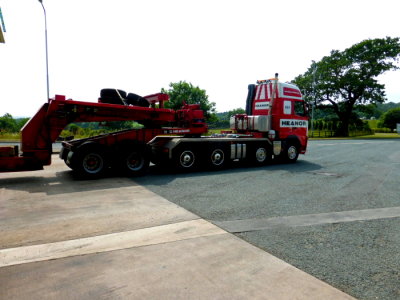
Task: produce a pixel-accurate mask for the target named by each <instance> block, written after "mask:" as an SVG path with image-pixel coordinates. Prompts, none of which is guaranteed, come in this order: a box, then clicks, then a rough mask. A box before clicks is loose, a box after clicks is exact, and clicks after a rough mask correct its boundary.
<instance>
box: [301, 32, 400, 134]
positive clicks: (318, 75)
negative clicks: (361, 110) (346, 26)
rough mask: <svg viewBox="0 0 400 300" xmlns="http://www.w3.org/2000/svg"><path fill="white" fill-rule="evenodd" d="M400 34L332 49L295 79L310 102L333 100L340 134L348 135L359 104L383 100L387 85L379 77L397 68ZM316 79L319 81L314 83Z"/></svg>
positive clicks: (331, 101)
mask: <svg viewBox="0 0 400 300" xmlns="http://www.w3.org/2000/svg"><path fill="white" fill-rule="evenodd" d="M399 55H400V42H399V38H390V37H386V38H382V39H369V40H364V41H362V42H360V43H358V44H355V45H353V46H352V47H350V48H348V49H345V50H344V51H342V52H341V51H338V50H332V51H331V54H330V56H325V57H323V58H322V59H321V61H319V62H313V63H312V64H311V66H310V67H309V69H308V70H307V72H305V73H304V74H303V75H299V76H297V77H296V78H295V79H294V83H295V84H297V85H298V86H299V88H300V89H301V90H302V91H303V93H304V95H305V99H306V101H308V102H311V101H314V99H316V102H317V104H318V103H322V102H329V103H330V104H331V105H332V107H333V109H334V111H335V113H336V114H337V115H338V117H339V120H340V121H341V122H340V124H341V126H340V127H339V128H338V134H339V135H342V136H348V128H349V124H350V119H351V117H352V114H353V108H354V106H355V105H356V104H367V103H382V102H384V101H385V100H386V95H385V86H384V85H383V84H380V83H378V81H377V77H378V76H379V75H381V74H383V73H384V72H386V71H389V70H397V69H399V66H397V65H396V63H397V62H398V59H399ZM314 83H315V85H314Z"/></svg>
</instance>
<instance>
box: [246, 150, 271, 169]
mask: <svg viewBox="0 0 400 300" xmlns="http://www.w3.org/2000/svg"><path fill="white" fill-rule="evenodd" d="M251 155H252V158H251V162H252V163H253V164H255V165H258V166H263V165H266V164H268V163H270V162H271V160H272V155H271V151H270V150H269V149H268V148H267V147H265V146H264V145H257V146H256V147H255V148H254V150H253V152H252V153H251Z"/></svg>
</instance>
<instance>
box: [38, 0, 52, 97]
mask: <svg viewBox="0 0 400 300" xmlns="http://www.w3.org/2000/svg"><path fill="white" fill-rule="evenodd" d="M39 2H40V4H41V5H42V7H43V13H44V34H45V43H46V79H47V101H49V100H50V85H49V51H48V47H47V16H46V9H45V8H44V5H43V0H39Z"/></svg>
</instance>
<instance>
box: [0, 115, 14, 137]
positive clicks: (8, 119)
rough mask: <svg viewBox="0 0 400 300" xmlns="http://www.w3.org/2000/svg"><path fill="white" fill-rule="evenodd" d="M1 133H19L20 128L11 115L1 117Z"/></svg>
mask: <svg viewBox="0 0 400 300" xmlns="http://www.w3.org/2000/svg"><path fill="white" fill-rule="evenodd" d="M0 131H3V132H8V133H15V132H18V126H17V123H16V122H15V120H14V118H13V117H12V115H10V114H8V113H7V114H5V115H3V116H2V117H0Z"/></svg>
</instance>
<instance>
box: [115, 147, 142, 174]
mask: <svg viewBox="0 0 400 300" xmlns="http://www.w3.org/2000/svg"><path fill="white" fill-rule="evenodd" d="M149 164H150V159H149V158H148V157H147V155H146V154H145V152H144V151H143V150H138V149H129V150H127V151H124V152H122V153H121V158H120V159H119V161H118V167H119V170H121V171H122V172H123V174H125V175H127V176H141V175H143V174H145V173H146V171H147V169H148V168H149Z"/></svg>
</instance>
